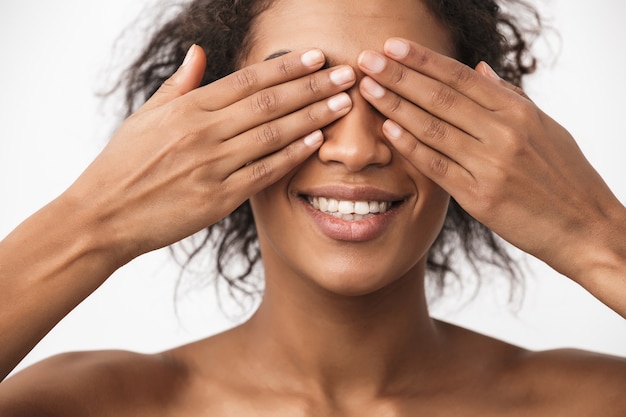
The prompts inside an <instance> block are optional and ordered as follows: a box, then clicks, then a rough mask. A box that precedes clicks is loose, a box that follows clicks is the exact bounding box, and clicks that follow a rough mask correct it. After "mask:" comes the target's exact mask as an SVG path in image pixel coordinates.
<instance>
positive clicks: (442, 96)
mask: <svg viewBox="0 0 626 417" xmlns="http://www.w3.org/2000/svg"><path fill="white" fill-rule="evenodd" d="M431 102H432V104H433V106H435V107H438V108H441V109H443V110H449V109H451V108H452V107H454V104H455V103H456V94H455V93H454V91H453V90H452V89H451V88H450V87H447V86H445V85H442V86H440V87H438V88H436V89H434V90H433V91H432V94H431Z"/></svg>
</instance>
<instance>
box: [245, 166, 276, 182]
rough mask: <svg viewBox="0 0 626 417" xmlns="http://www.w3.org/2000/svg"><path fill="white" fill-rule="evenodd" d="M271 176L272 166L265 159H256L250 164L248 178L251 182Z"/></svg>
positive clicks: (264, 179)
mask: <svg viewBox="0 0 626 417" xmlns="http://www.w3.org/2000/svg"><path fill="white" fill-rule="evenodd" d="M271 176H272V168H271V167H270V165H269V163H268V162H267V161H257V162H255V163H254V164H252V169H251V170H250V180H251V181H253V182H257V181H266V180H268V179H270V178H271Z"/></svg>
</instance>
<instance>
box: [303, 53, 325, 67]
mask: <svg viewBox="0 0 626 417" xmlns="http://www.w3.org/2000/svg"><path fill="white" fill-rule="evenodd" d="M300 62H302V64H303V65H305V66H307V67H314V66H316V65H319V64H321V63H322V62H324V54H323V53H322V51H320V50H319V49H312V50H310V51H307V52H305V53H303V54H302V56H301V57H300Z"/></svg>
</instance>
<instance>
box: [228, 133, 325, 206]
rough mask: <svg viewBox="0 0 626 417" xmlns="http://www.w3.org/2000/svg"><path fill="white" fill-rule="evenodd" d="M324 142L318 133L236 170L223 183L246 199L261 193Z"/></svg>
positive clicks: (321, 135)
mask: <svg viewBox="0 0 626 417" xmlns="http://www.w3.org/2000/svg"><path fill="white" fill-rule="evenodd" d="M322 142H323V134H322V132H321V130H316V131H315V132H313V133H311V134H309V135H307V136H306V137H304V138H301V139H299V140H297V141H295V142H292V143H290V144H289V145H287V146H286V147H284V148H283V149H281V150H280V151H278V152H275V153H273V154H271V155H269V156H267V157H266V158H262V159H259V160H257V161H254V162H252V163H250V164H248V165H246V166H244V167H242V168H241V169H239V170H237V171H235V172H234V173H233V174H231V175H230V176H229V177H228V178H226V180H225V181H224V183H225V185H226V186H227V187H228V188H229V189H232V190H233V192H234V193H235V194H237V195H243V196H245V197H244V198H243V199H244V200H245V199H246V198H248V197H249V196H251V195H253V194H255V193H257V192H259V191H261V190H263V189H264V188H266V187H268V186H269V185H271V184H273V183H275V182H276V181H278V180H279V179H280V178H282V177H283V176H285V175H286V174H287V173H289V172H290V171H291V170H293V169H294V168H295V167H297V166H298V165H300V164H301V163H302V162H304V161H305V160H306V159H307V158H308V157H310V156H311V155H312V154H313V153H314V152H315V151H316V150H317V149H319V147H320V146H321V144H322Z"/></svg>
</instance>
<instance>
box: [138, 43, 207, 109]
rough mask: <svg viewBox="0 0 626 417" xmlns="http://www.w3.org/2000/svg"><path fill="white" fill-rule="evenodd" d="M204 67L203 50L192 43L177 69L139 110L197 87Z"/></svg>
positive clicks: (167, 100) (165, 101) (153, 106)
mask: <svg viewBox="0 0 626 417" xmlns="http://www.w3.org/2000/svg"><path fill="white" fill-rule="evenodd" d="M205 67H206V56H205V54H204V50H203V49H202V48H201V47H199V46H198V45H192V46H191V48H189V50H188V51H187V55H186V56H185V59H184V60H183V63H182V64H181V66H180V67H179V68H178V70H177V71H176V72H175V73H174V74H172V76H171V77H170V78H168V79H167V80H166V81H165V82H164V83H163V85H161V87H159V89H158V90H157V91H156V92H155V93H154V94H153V95H152V97H151V98H150V99H149V100H148V101H146V103H145V104H144V105H143V106H141V108H140V109H139V111H147V110H150V109H154V108H156V107H159V106H162V105H163V104H165V103H168V102H170V101H172V100H174V99H176V98H178V97H180V96H182V95H184V94H187V93H188V92H190V91H192V90H193V89H195V88H197V87H198V86H199V85H200V82H201V81H202V77H203V75H204V69H205Z"/></svg>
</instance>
